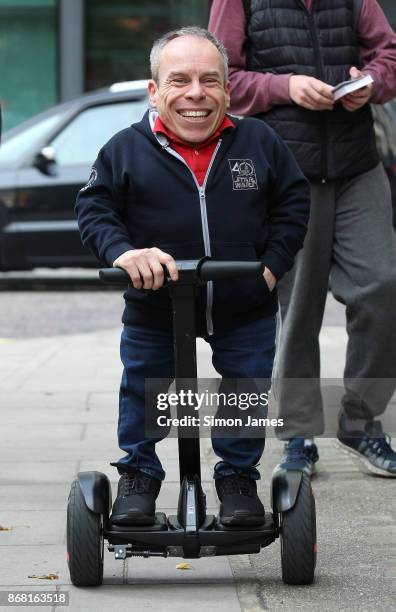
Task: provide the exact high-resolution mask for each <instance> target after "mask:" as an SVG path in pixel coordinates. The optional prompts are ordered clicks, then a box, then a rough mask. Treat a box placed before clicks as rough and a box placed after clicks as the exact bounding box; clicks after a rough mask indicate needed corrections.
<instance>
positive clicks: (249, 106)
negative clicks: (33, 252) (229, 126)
mask: <svg viewBox="0 0 396 612" xmlns="http://www.w3.org/2000/svg"><path fill="white" fill-rule="evenodd" d="M208 29H209V30H210V31H211V32H213V34H215V35H216V36H217V37H218V38H219V39H220V40H221V41H222V42H223V43H224V45H225V47H226V48H227V52H228V58H229V67H230V71H229V76H230V81H231V107H230V111H231V112H232V113H234V114H236V115H255V114H257V113H263V112H265V111H267V110H269V109H270V108H271V107H272V106H274V105H276V104H291V100H290V96H289V77H290V75H288V74H282V75H278V74H270V73H263V72H253V71H248V70H246V54H245V42H246V19H245V11H244V8H243V4H242V1H241V0H213V2H212V8H211V12H210V19H209V25H208Z"/></svg>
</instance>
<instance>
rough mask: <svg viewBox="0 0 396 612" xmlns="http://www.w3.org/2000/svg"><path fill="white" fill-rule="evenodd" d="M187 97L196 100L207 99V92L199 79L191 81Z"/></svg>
mask: <svg viewBox="0 0 396 612" xmlns="http://www.w3.org/2000/svg"><path fill="white" fill-rule="evenodd" d="M186 97H187V98H192V99H194V100H201V99H202V98H204V97H205V90H204V88H203V87H202V84H201V83H200V81H199V79H194V80H193V81H191V84H190V87H189V88H188V89H187V92H186Z"/></svg>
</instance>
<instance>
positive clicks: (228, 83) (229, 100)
mask: <svg viewBox="0 0 396 612" xmlns="http://www.w3.org/2000/svg"><path fill="white" fill-rule="evenodd" d="M224 89H225V91H226V101H227V108H229V107H230V104H231V81H227V84H226V86H225V88H224Z"/></svg>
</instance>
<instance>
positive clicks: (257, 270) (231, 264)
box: [198, 259, 265, 282]
mask: <svg viewBox="0 0 396 612" xmlns="http://www.w3.org/2000/svg"><path fill="white" fill-rule="evenodd" d="M264 267H265V265H264V264H263V263H261V261H212V260H210V259H208V260H204V261H203V262H202V263H201V264H200V266H199V268H198V277H199V278H200V279H201V281H204V282H206V281H209V280H220V279H223V278H237V277H240V276H244V277H247V276H260V274H262V273H263V272H264Z"/></svg>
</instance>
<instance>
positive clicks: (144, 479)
mask: <svg viewBox="0 0 396 612" xmlns="http://www.w3.org/2000/svg"><path fill="white" fill-rule="evenodd" d="M160 488H161V481H160V480H158V479H157V478H152V477H151V476H149V475H148V474H145V473H144V472H140V471H139V470H136V471H133V472H132V471H131V472H124V473H123V474H122V475H121V478H120V480H119V482H118V492H117V497H116V499H115V500H114V504H113V510H112V513H111V522H112V523H114V524H115V525H153V524H154V521H155V500H156V499H157V497H158V493H159V491H160Z"/></svg>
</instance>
